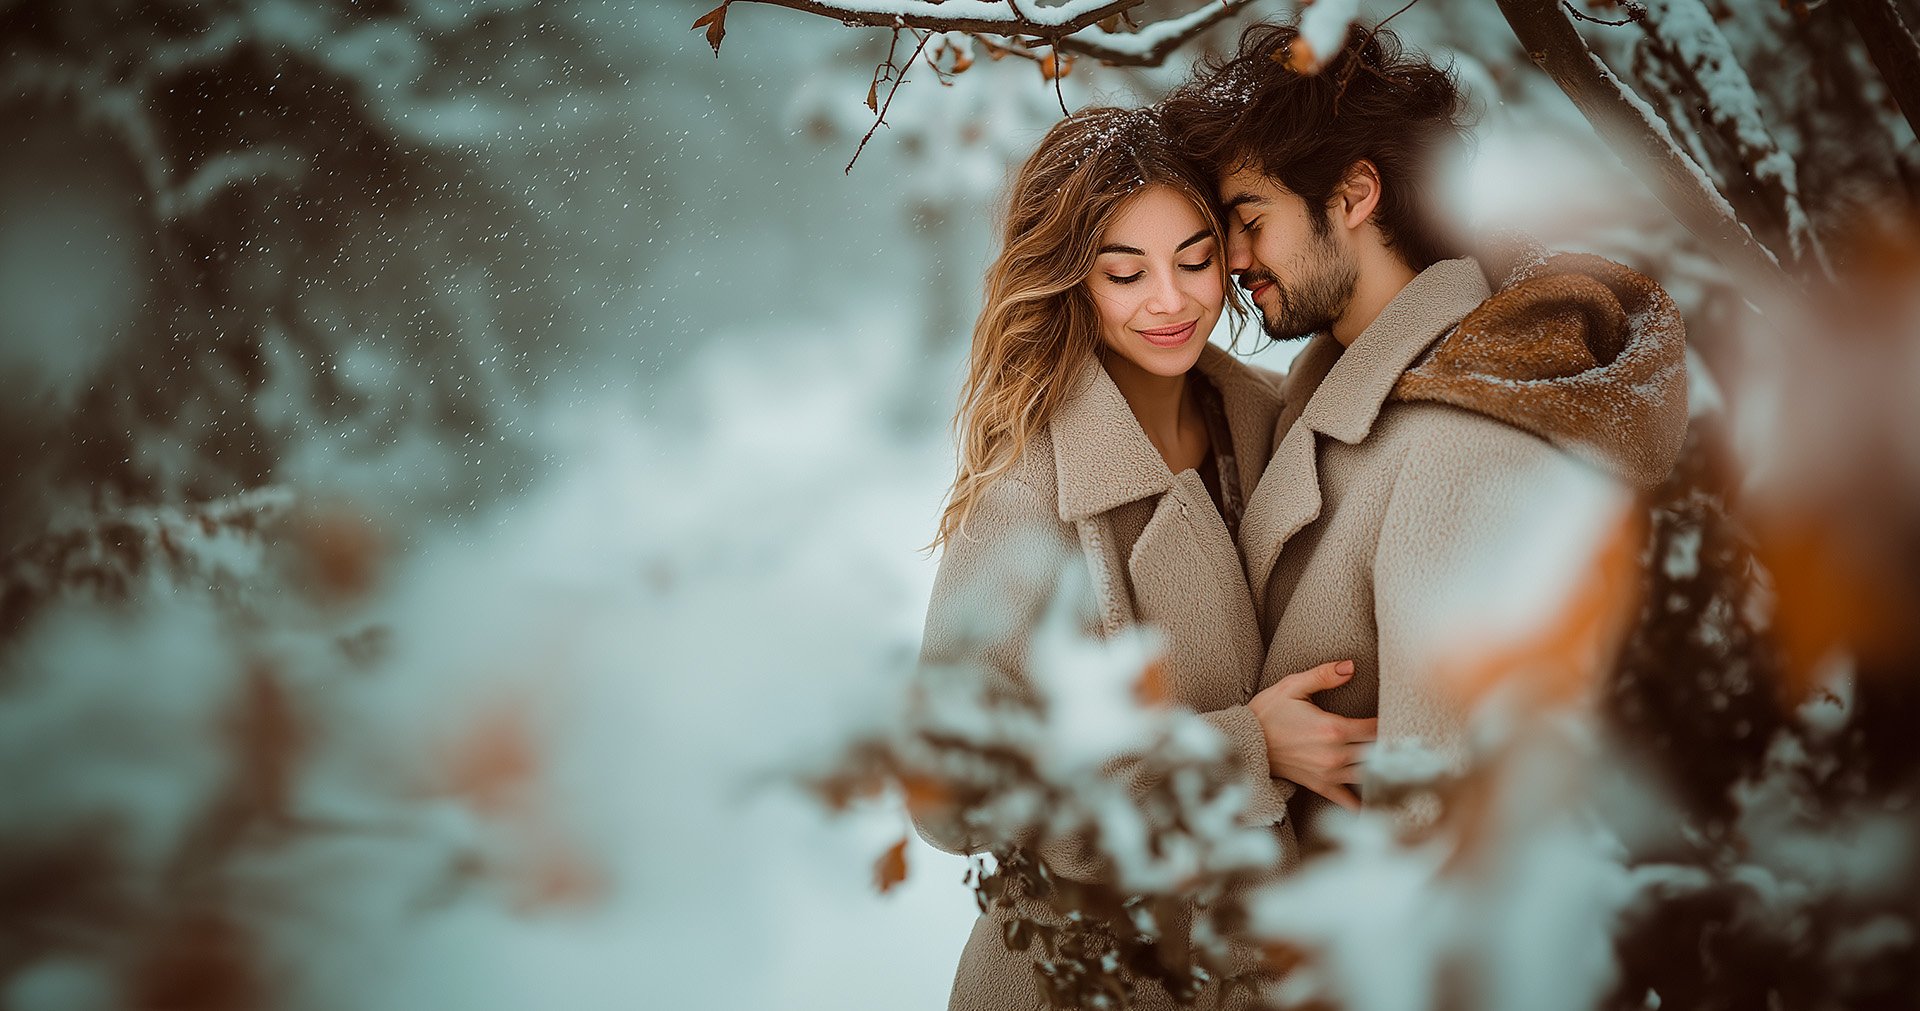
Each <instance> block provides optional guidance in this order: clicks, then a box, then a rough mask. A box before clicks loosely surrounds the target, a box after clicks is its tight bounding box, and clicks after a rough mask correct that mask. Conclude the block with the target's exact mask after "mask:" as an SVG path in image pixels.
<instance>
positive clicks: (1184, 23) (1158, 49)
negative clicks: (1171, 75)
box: [1060, 0, 1253, 67]
mask: <svg viewBox="0 0 1920 1011" xmlns="http://www.w3.org/2000/svg"><path fill="white" fill-rule="evenodd" d="M1252 2H1253V0H1207V3H1205V4H1203V5H1201V6H1200V7H1197V8H1195V9H1193V10H1191V11H1188V12H1187V13H1185V14H1182V15H1180V16H1179V17H1177V18H1168V19H1167V20H1165V21H1155V22H1153V23H1152V24H1149V25H1146V26H1145V27H1142V28H1141V29H1140V30H1139V31H1137V32H1133V33H1130V34H1129V33H1125V32H1110V31H1107V30H1106V29H1104V28H1101V27H1099V26H1094V27H1092V28H1088V29H1085V30H1083V31H1081V32H1080V33H1078V34H1076V35H1070V36H1067V37H1066V38H1063V39H1061V40H1060V48H1062V49H1064V50H1066V51H1068V52H1071V53H1078V54H1080V55H1082V56H1091V57H1093V58H1094V59H1096V60H1100V61H1102V62H1104V63H1111V64H1114V65H1115V66H1122V67H1157V66H1159V65H1160V64H1161V63H1163V62H1165V61H1166V58H1167V57H1168V56H1169V55H1170V54H1172V53H1173V51H1174V50H1176V49H1179V48H1180V47H1181V46H1184V45H1186V44H1187V43H1188V42H1191V41H1192V40H1194V39H1195V38H1198V37H1199V36H1200V35H1201V34H1202V33H1204V32H1206V31H1207V29H1209V28H1212V27H1213V26H1214V25H1217V24H1219V23H1220V22H1222V21H1225V20H1227V19H1228V18H1231V17H1233V16H1234V15H1236V14H1238V13H1240V11H1241V10H1243V9H1244V8H1246V7H1247V6H1248V5H1249V4H1251V3H1252Z"/></svg>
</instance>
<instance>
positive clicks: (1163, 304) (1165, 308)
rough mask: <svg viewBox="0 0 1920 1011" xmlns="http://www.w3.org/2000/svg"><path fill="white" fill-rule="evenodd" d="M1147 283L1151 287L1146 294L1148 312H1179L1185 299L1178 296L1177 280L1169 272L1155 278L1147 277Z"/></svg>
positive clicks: (1178, 285) (1178, 283) (1178, 284)
mask: <svg viewBox="0 0 1920 1011" xmlns="http://www.w3.org/2000/svg"><path fill="white" fill-rule="evenodd" d="M1176 269H1178V268H1176ZM1148 281H1149V283H1151V284H1152V285H1153V288H1152V289H1151V290H1150V291H1148V292H1147V311H1148V312H1152V313H1161V314H1165V313H1174V312H1179V311H1180V306H1181V305H1182V304H1183V303H1184V302H1185V299H1183V298H1182V297H1181V295H1180V282H1179V279H1178V278H1177V277H1176V276H1175V275H1174V274H1173V273H1172V272H1171V271H1170V272H1168V273H1165V274H1160V275H1159V276H1157V277H1156V276H1153V275H1149V276H1148Z"/></svg>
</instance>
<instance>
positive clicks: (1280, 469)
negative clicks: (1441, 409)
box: [1240, 258, 1491, 597]
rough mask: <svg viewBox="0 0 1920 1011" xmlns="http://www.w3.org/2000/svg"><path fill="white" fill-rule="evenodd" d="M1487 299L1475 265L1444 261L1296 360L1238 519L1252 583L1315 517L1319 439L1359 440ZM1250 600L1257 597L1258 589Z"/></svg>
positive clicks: (1261, 580) (1258, 583)
mask: <svg viewBox="0 0 1920 1011" xmlns="http://www.w3.org/2000/svg"><path fill="white" fill-rule="evenodd" d="M1489 294H1491V292H1490V291H1489V289H1488V287H1487V280H1486V278H1485V276H1483V275H1482V274H1481V272H1480V265H1479V264H1478V263H1476V262H1474V261H1473V260H1472V259H1469V258H1461V259H1457V260H1442V261H1441V262H1439V263H1436V264H1434V265H1433V266H1431V267H1428V268H1427V269H1426V270H1423V271H1421V272H1420V273H1419V275H1418V276H1416V277H1415V278H1414V279H1413V280H1412V281H1410V282H1408V283H1407V286H1406V287H1405V288H1402V289H1400V293H1399V294H1398V295H1395V296H1394V298H1393V301H1391V302H1389V303H1387V307H1386V308H1385V309H1383V310H1381V312H1380V316H1379V318H1377V319H1375V320H1374V321H1373V323H1372V324H1371V325H1369V326H1368V327H1367V328H1366V329H1365V330H1363V331H1361V333H1360V336H1359V337H1356V338H1354V341H1353V345H1352V346H1351V347H1348V348H1346V349H1344V350H1342V349H1341V347H1340V344H1339V342H1338V341H1336V340H1334V339H1333V335H1331V334H1320V335H1319V336H1317V337H1315V338H1314V339H1313V340H1312V341H1311V342H1310V343H1308V345H1307V346H1306V348H1305V349H1304V350H1302V351H1301V352H1300V354H1299V356H1298V357H1296V358H1295V359H1294V364H1293V368H1292V369H1290V370H1289V371H1288V373H1287V378H1286V382H1285V383H1284V384H1283V386H1282V388H1281V396H1282V398H1283V399H1284V400H1285V401H1286V408H1285V410H1284V411H1283V412H1282V413H1281V415H1280V418H1279V422H1278V424H1277V425H1276V428H1275V432H1274V450H1273V459H1272V460H1271V461H1269V462H1268V464H1267V467H1266V470H1265V471H1264V472H1262V474H1261V476H1260V481H1259V483H1258V484H1257V485H1255V486H1254V490H1253V494H1252V496H1250V497H1249V498H1248V500H1247V512H1246V516H1245V517H1244V518H1242V519H1241V521H1240V547H1241V552H1242V554H1243V555H1244V556H1245V558H1246V562H1247V576H1248V578H1249V581H1250V583H1251V585H1252V586H1254V587H1256V588H1259V587H1264V586H1265V585H1266V583H1267V579H1268V577H1269V576H1270V575H1271V574H1272V573H1273V567H1274V564H1275V563H1276V562H1277V561H1278V560H1279V558H1280V549H1281V548H1282V547H1283V546H1285V544H1286V543H1287V541H1288V540H1289V539H1290V538H1292V537H1293V535H1294V534H1296V533H1299V532H1300V530H1301V529H1302V528H1304V527H1305V526H1306V525H1307V524H1309V523H1311V522H1313V521H1314V520H1315V519H1317V518H1319V516H1320V504H1321V498H1320V472H1319V463H1318V447H1317V446H1316V445H1315V434H1316V433H1319V434H1324V435H1327V436H1330V437H1332V438H1335V439H1338V440H1340V441H1341V442H1345V443H1349V444H1352V443H1358V442H1360V441H1361V440H1363V439H1365V438H1366V437H1367V433H1368V432H1370V431H1372V430H1373V423H1374V420H1375V419H1376V418H1378V417H1379V415H1380V407H1381V405H1382V404H1384V403H1385V402H1386V399H1387V394H1388V393H1389V392H1391V391H1392V389H1393V385H1394V383H1395V382H1396V381H1398V380H1399V378H1400V374H1401V373H1403V372H1405V371H1406V370H1407V367H1408V366H1410V365H1412V364H1413V362H1414V360H1415V359H1416V358H1418V357H1420V354H1421V352H1423V351H1425V350H1426V349H1427V347H1428V346H1429V345H1431V344H1432V343H1433V342H1434V341H1435V340H1436V339H1438V338H1439V337H1440V336H1441V335H1442V334H1444V333H1446V332H1447V331H1448V330H1450V329H1452V328H1453V327H1454V326H1455V325H1456V324H1458V323H1459V322H1460V321H1461V320H1462V319H1464V318H1465V317H1466V315H1467V313H1469V312H1471V311H1472V310H1473V309H1474V307H1476V306H1478V305H1479V304H1480V303H1481V302H1484V301H1486V299H1487V297H1488V296H1489ZM1295 419H1298V422H1299V423H1298V424H1295ZM1255 596H1256V597H1261V596H1262V594H1261V592H1260V591H1258V590H1257V589H1256V593H1255Z"/></svg>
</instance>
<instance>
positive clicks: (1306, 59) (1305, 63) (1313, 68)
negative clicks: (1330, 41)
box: [1273, 38, 1321, 74]
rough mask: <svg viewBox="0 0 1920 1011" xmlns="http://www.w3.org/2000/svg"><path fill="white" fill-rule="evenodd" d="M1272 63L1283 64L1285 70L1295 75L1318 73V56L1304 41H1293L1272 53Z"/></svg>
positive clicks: (1319, 64)
mask: <svg viewBox="0 0 1920 1011" xmlns="http://www.w3.org/2000/svg"><path fill="white" fill-rule="evenodd" d="M1273 62H1275V63H1284V64H1286V65H1287V69H1288V70H1291V71H1293V72H1294V73H1296V74H1317V73H1319V72H1320V66H1321V63H1320V54H1318V53H1316V52H1314V51H1313V46H1312V45H1310V44H1309V43H1308V42H1307V40H1306V39H1299V38H1297V39H1294V40H1293V41H1292V42H1290V43H1288V44H1287V45H1285V46H1282V47H1280V48H1279V49H1276V50H1274V51H1273Z"/></svg>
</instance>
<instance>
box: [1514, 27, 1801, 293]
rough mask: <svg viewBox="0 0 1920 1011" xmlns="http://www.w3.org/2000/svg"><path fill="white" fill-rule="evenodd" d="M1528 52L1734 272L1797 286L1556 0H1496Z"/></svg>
mask: <svg viewBox="0 0 1920 1011" xmlns="http://www.w3.org/2000/svg"><path fill="white" fill-rule="evenodd" d="M1499 4H1500V11H1501V13H1502V14H1504V15H1505V16H1506V19H1507V23H1508V25H1510V26H1511V27H1512V28H1513V33H1514V35H1515V36H1516V37H1517V38H1518V39H1519V40H1520V44H1521V45H1522V46H1523V47H1524V48H1525V49H1526V51H1527V55H1528V56H1530V57H1531V58H1532V59H1533V62H1534V63H1535V64H1537V65H1539V67H1540V69H1542V70H1544V71H1546V72H1547V76H1549V77H1551V78H1553V82H1554V83H1555V84H1557V85H1559V86H1560V90H1561V91H1563V92H1565V93H1566V95H1567V97H1568V98H1569V99H1572V100H1573V104H1574V105H1575V106H1577V107H1579V109H1580V112H1581V113H1582V114H1583V115H1584V116H1586V118H1587V120H1588V121H1589V122H1591V123H1592V124H1593V126H1594V129H1596V130H1597V131H1599V133H1600V134H1601V136H1602V137H1604V138H1606V139H1607V140H1608V141H1609V142H1610V143H1611V144H1612V145H1613V146H1614V147H1615V149H1616V150H1619V151H1622V152H1626V151H1632V152H1637V153H1638V155H1639V157H1640V161H1641V163H1642V164H1643V165H1644V166H1645V167H1647V168H1650V169H1652V170H1653V173H1654V176H1655V179H1656V183H1655V185H1653V187H1652V189H1653V191H1654V194H1655V195H1656V196H1657V197H1659V199H1660V202H1661V203H1663V204H1665V205H1666V207H1667V209H1668V210H1669V211H1672V212H1673V214H1674V216H1675V217H1676V218H1678V219H1679V221H1680V223H1681V224H1682V225H1684V226H1685V227H1686V229H1687V230H1688V231H1690V232H1692V233H1693V234H1694V235H1695V236H1696V237H1698V238H1699V239H1700V240H1701V241H1702V242H1704V243H1705V244H1706V245H1707V247H1708V248H1709V249H1711V250H1713V251H1714V253H1715V255H1717V256H1719V257H1720V258H1721V259H1722V260H1723V261H1725V262H1726V263H1727V264H1728V265H1729V266H1730V267H1732V268H1733V269H1734V270H1735V272H1736V273H1739V274H1743V275H1747V276H1749V277H1750V278H1752V279H1754V280H1755V281H1757V282H1765V283H1766V284H1767V285H1768V286H1782V285H1784V286H1786V287H1788V288H1793V287H1796V286H1797V284H1796V282H1795V281H1793V279H1792V278H1791V277H1790V276H1789V275H1788V274H1787V272H1786V271H1785V270H1784V269H1782V267H1781V266H1780V261H1779V258H1778V257H1776V256H1775V255H1774V254H1773V252H1772V251H1770V250H1768V249H1767V248H1766V247H1765V246H1764V245H1762V244H1761V243H1760V241H1759V240H1758V239H1756V238H1755V237H1754V235H1753V233H1752V232H1751V231H1750V230H1749V229H1748V228H1747V226H1746V225H1745V223H1743V222H1742V221H1741V220H1740V217H1739V215H1738V214H1737V213H1735V211H1734V209H1733V206H1732V205H1731V204H1729V203H1728V202H1727V198H1726V196H1725V195H1723V194H1722V193H1721V192H1720V190H1719V188H1718V187H1716V186H1715V185H1714V183H1713V180H1712V179H1711V178H1710V177H1709V176H1708V175H1707V173H1706V171H1705V170H1704V169H1703V168H1701V166H1700V165H1699V163H1697V162H1695V161H1694V160H1693V158H1692V157H1691V156H1689V155H1688V154H1687V152H1686V149H1685V148H1684V147H1682V146H1681V145H1680V143H1679V142H1678V141H1677V140H1676V139H1675V138H1674V135H1673V131H1672V130H1671V129H1670V128H1669V127H1668V125H1667V123H1666V121H1665V120H1663V119H1661V118H1660V114H1659V113H1658V112H1657V111H1655V110H1654V108H1653V107H1652V106H1650V105H1648V104H1647V103H1646V102H1645V101H1644V100H1642V99H1641V98H1640V96H1639V95H1637V94H1635V93H1634V91H1633V89H1632V88H1630V87H1628V86H1627V84H1626V83H1625V82H1623V81H1621V80H1620V79H1619V78H1618V77H1616V76H1615V75H1614V73H1613V71H1611V70H1609V69H1608V68H1607V65H1606V63H1605V62H1604V61H1603V60H1601V59H1600V57H1599V56H1598V55H1597V54H1595V53H1594V52H1593V50H1591V49H1590V48H1588V46H1587V43H1586V40H1584V39H1582V38H1581V37H1580V33H1579V31H1578V30H1576V29H1575V27H1574V24H1573V20H1572V19H1571V17H1570V16H1569V15H1568V14H1567V13H1566V10H1565V8H1563V7H1562V6H1561V4H1560V3H1559V2H1558V0H1499Z"/></svg>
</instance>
